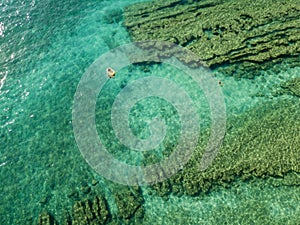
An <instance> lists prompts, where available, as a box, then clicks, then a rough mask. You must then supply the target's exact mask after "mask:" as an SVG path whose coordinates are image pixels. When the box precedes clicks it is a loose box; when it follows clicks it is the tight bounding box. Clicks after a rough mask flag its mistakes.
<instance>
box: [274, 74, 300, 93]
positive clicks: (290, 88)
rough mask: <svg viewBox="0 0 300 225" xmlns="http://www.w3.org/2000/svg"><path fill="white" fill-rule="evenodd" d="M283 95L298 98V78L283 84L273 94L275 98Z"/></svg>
mask: <svg viewBox="0 0 300 225" xmlns="http://www.w3.org/2000/svg"><path fill="white" fill-rule="evenodd" d="M283 94H288V95H293V96H296V97H300V77H295V78H293V79H291V80H288V81H285V82H283V83H282V84H280V87H279V89H278V90H276V91H275V92H274V95H275V96H277V95H283Z"/></svg>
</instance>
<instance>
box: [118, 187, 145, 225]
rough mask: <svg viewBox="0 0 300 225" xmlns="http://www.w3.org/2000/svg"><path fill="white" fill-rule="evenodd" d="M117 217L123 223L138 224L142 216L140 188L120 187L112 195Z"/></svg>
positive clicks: (142, 200)
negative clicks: (116, 208)
mask: <svg viewBox="0 0 300 225" xmlns="http://www.w3.org/2000/svg"><path fill="white" fill-rule="evenodd" d="M114 197H115V201H116V205H117V207H118V215H117V216H118V217H119V218H120V219H121V220H122V221H123V222H124V223H125V224H130V223H133V222H134V221H135V223H134V224H139V223H141V221H142V218H143V216H144V208H143V206H142V204H143V202H144V199H143V197H142V194H141V189H140V187H125V186H123V187H121V186H120V188H118V191H117V192H115V193H114Z"/></svg>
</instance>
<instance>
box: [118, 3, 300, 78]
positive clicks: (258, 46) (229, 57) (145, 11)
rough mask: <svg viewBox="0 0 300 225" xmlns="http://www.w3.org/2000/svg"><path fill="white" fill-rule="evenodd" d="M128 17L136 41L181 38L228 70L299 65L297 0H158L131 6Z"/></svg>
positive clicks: (240, 72)
mask: <svg viewBox="0 0 300 225" xmlns="http://www.w3.org/2000/svg"><path fill="white" fill-rule="evenodd" d="M124 19H125V20H124V25H125V26H126V28H127V29H128V30H129V32H130V34H131V36H132V39H133V40H134V41H142V40H143V41H145V40H161V41H169V42H172V43H175V44H179V45H181V46H183V47H186V48H188V49H190V50H192V51H193V52H194V53H196V54H197V55H198V56H199V57H200V59H201V60H203V61H204V62H205V63H206V64H207V65H208V66H209V67H210V68H219V69H220V71H223V72H225V73H227V74H229V75H234V76H237V77H248V78H252V77H253V76H254V75H256V74H258V73H259V70H261V69H265V68H270V66H272V65H274V63H277V62H282V61H284V62H286V63H288V64H289V65H292V66H300V60H299V58H300V57H299V56H300V4H299V1H294V0H275V1H274V0H256V1H252V0H244V1H237V0H201V1H182V0H167V1H160V0H156V1H151V2H146V3H140V4H135V5H131V6H129V7H127V8H126V9H125V11H124Z"/></svg>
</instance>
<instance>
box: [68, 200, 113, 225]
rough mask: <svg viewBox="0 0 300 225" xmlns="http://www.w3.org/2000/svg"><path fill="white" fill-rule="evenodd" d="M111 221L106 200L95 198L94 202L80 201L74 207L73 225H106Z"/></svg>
mask: <svg viewBox="0 0 300 225" xmlns="http://www.w3.org/2000/svg"><path fill="white" fill-rule="evenodd" d="M109 219H110V213H109V211H108V206H107V203H106V200H105V199H104V198H103V197H101V196H100V197H97V196H96V197H94V199H92V200H85V201H78V202H76V203H75V205H74V207H73V218H72V224H74V225H76V224H77V225H83V224H105V223H107V221H108V220H109Z"/></svg>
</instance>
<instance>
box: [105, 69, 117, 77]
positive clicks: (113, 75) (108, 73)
mask: <svg viewBox="0 0 300 225" xmlns="http://www.w3.org/2000/svg"><path fill="white" fill-rule="evenodd" d="M106 74H107V76H108V77H109V78H114V77H115V75H116V71H114V70H113V69H112V68H110V67H108V68H107V69H106Z"/></svg>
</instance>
